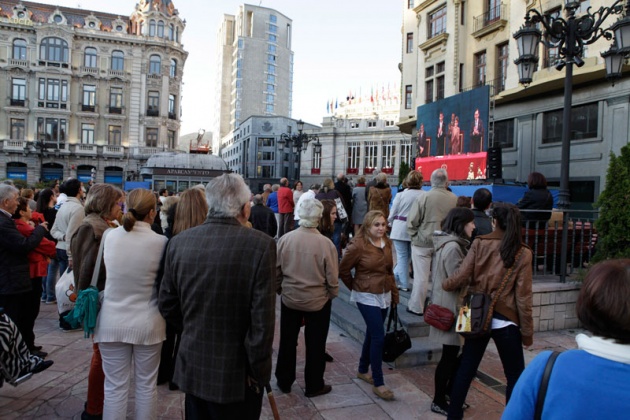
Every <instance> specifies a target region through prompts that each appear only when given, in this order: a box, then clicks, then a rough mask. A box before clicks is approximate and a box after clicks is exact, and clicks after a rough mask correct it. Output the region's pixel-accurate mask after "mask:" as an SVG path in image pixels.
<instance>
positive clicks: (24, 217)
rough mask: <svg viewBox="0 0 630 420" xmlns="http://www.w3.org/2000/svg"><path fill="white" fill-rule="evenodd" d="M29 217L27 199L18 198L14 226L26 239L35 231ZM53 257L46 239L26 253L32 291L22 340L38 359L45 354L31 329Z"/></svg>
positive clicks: (53, 244) (29, 211) (30, 214)
mask: <svg viewBox="0 0 630 420" xmlns="http://www.w3.org/2000/svg"><path fill="white" fill-rule="evenodd" d="M31 217H32V211H31V208H30V207H29V205H28V199H27V198H24V197H19V198H18V206H17V209H16V210H15V213H13V219H15V225H16V227H17V229H18V231H19V232H20V233H21V234H22V235H24V236H26V237H29V236H31V234H32V233H33V231H34V230H35V227H34V226H33V223H32V221H31ZM55 255H56V250H55V243H54V242H53V241H51V240H49V239H46V238H42V241H41V242H40V243H39V245H38V246H37V248H35V249H34V250H33V251H31V252H29V253H28V262H29V269H30V276H31V285H32V290H31V292H30V297H29V299H28V303H29V304H28V308H27V310H26V312H27V314H28V315H27V321H28V324H27V331H25V334H23V338H24V342H25V343H26V346H27V347H28V349H29V350H30V351H31V353H33V354H34V355H35V356H39V357H45V356H46V355H47V354H46V353H45V352H43V351H41V347H36V346H35V333H34V332H33V328H34V327H35V320H36V319H37V315H39V300H40V298H41V295H42V277H45V276H46V275H47V274H48V261H50V257H53V256H55Z"/></svg>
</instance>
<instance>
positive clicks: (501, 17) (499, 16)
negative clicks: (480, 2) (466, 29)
mask: <svg viewBox="0 0 630 420" xmlns="http://www.w3.org/2000/svg"><path fill="white" fill-rule="evenodd" d="M506 18H507V14H506V11H505V4H503V3H501V4H500V5H498V6H496V7H493V8H491V9H490V10H488V11H487V12H485V13H484V14H482V15H479V16H477V17H475V18H473V32H472V36H474V37H475V38H477V39H479V38H481V37H483V36H486V35H488V34H490V33H492V32H495V31H498V30H501V29H503V28H504V27H505V25H507V19H506Z"/></svg>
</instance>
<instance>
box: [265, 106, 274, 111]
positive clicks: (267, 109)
mask: <svg viewBox="0 0 630 420" xmlns="http://www.w3.org/2000/svg"><path fill="white" fill-rule="evenodd" d="M274 110H275V107H274V106H273V104H267V105H265V112H269V113H273V112H274Z"/></svg>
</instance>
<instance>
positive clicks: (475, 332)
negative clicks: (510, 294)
mask: <svg viewBox="0 0 630 420" xmlns="http://www.w3.org/2000/svg"><path fill="white" fill-rule="evenodd" d="M523 249H524V247H521V248H520V249H519V251H518V253H517V254H516V257H515V258H514V264H512V267H510V268H509V269H508V271H507V272H506V273H505V276H503V280H502V281H501V284H500V286H499V288H498V289H497V290H496V291H495V292H494V294H493V296H490V295H488V294H487V293H482V292H472V293H470V292H469V293H468V294H467V295H466V297H465V298H464V305H463V306H462V307H461V308H460V309H459V315H458V316H457V323H456V325H455V331H456V332H458V333H460V334H461V335H462V336H463V337H464V338H479V337H486V336H488V335H490V332H491V327H492V314H493V312H494V305H496V303H497V300H498V299H499V296H501V293H502V292H503V289H505V286H506V285H507V283H508V281H509V280H510V277H512V273H513V272H514V267H516V263H517V262H518V260H519V258H520V256H521V254H522V253H523Z"/></svg>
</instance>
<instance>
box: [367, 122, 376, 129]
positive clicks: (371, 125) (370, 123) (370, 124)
mask: <svg viewBox="0 0 630 420" xmlns="http://www.w3.org/2000/svg"><path fill="white" fill-rule="evenodd" d="M367 125H368V128H374V127H376V121H368V123H367Z"/></svg>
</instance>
